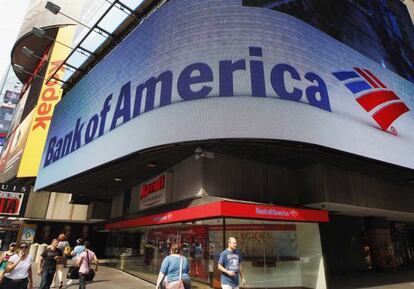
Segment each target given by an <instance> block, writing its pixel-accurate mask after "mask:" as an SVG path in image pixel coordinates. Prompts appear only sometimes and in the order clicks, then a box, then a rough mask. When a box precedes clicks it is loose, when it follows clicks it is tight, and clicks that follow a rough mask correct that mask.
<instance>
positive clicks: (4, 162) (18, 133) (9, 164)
mask: <svg viewBox="0 0 414 289" xmlns="http://www.w3.org/2000/svg"><path fill="white" fill-rule="evenodd" d="M33 115H34V110H33V111H32V112H31V113H30V114H29V115H28V116H27V117H26V118H25V119H24V120H23V121H22V123H21V124H20V125H19V126H18V127H17V129H16V130H15V131H14V132H13V133H12V134H11V135H10V136H9V138H8V139H7V141H6V144H5V145H4V148H3V152H2V154H1V157H0V182H7V181H9V180H10V179H12V178H14V177H16V174H17V171H18V169H19V165H20V160H21V158H22V154H23V151H24V149H25V146H26V141H27V136H28V134H29V131H30V124H31V123H32V119H33Z"/></svg>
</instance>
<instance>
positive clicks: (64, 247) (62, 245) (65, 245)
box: [50, 234, 71, 288]
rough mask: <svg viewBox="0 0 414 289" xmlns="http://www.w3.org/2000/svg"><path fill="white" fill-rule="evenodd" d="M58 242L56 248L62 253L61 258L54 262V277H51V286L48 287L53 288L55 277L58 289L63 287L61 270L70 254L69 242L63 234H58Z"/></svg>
mask: <svg viewBox="0 0 414 289" xmlns="http://www.w3.org/2000/svg"><path fill="white" fill-rule="evenodd" d="M58 241H59V243H58V248H59V249H60V250H61V251H62V252H63V258H59V259H58V260H57V261H56V272H55V275H54V276H53V281H52V285H51V286H50V287H51V288H55V280H56V277H57V279H58V284H59V288H62V287H63V268H64V267H65V265H66V258H67V255H70V252H71V250H70V245H69V242H68V241H67V238H66V235H65V234H60V235H59V237H58Z"/></svg>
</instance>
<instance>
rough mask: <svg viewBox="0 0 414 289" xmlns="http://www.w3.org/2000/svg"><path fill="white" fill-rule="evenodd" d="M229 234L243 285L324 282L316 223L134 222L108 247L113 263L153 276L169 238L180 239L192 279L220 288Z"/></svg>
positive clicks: (311, 285)
mask: <svg viewBox="0 0 414 289" xmlns="http://www.w3.org/2000/svg"><path fill="white" fill-rule="evenodd" d="M224 228H225V234H223V229H224ZM229 237H236V238H237V240H238V244H239V245H238V246H239V249H240V251H241V253H242V255H243V258H244V261H243V263H242V267H243V271H244V274H245V277H246V281H247V284H246V287H247V288H269V287H271V288H286V287H295V288H318V289H319V288H326V285H325V276H324V268H323V261H322V251H321V245H320V237H319V228H318V224H316V223H293V222H275V221H257V220H247V219H230V218H225V219H224V218H220V219H212V220H198V221H196V222H189V223H181V224H171V225H162V226H151V227H142V228H134V229H129V230H123V231H119V232H117V233H115V235H114V236H113V238H112V240H114V241H113V242H115V243H117V244H118V245H117V244H115V243H114V244H113V246H114V247H113V248H112V249H111V250H112V251H113V253H114V255H118V257H117V258H116V267H118V268H120V269H122V270H125V271H128V272H129V273H132V274H134V275H137V276H139V277H141V278H143V279H146V280H149V281H152V282H156V279H157V275H158V273H159V269H160V266H161V263H162V261H163V259H164V258H165V257H166V256H168V254H169V251H170V246H171V244H172V243H174V242H178V243H180V244H182V253H183V255H184V256H186V257H187V258H188V260H189V263H190V270H191V272H190V276H191V279H192V281H193V283H194V285H196V286H197V288H221V286H220V272H219V270H218V269H217V263H218V259H219V256H220V253H221V252H222V251H223V250H224V249H225V247H226V246H227V241H226V240H227V239H228V238H229ZM131 242H132V243H134V244H135V246H132V243H131ZM116 246H118V247H116Z"/></svg>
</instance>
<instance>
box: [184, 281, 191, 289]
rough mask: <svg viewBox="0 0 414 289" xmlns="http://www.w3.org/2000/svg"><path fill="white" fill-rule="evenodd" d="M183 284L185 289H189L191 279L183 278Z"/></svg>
mask: <svg viewBox="0 0 414 289" xmlns="http://www.w3.org/2000/svg"><path fill="white" fill-rule="evenodd" d="M183 284H184V288H185V289H191V279H187V278H183Z"/></svg>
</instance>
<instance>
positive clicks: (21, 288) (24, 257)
mask: <svg viewBox="0 0 414 289" xmlns="http://www.w3.org/2000/svg"><path fill="white" fill-rule="evenodd" d="M19 249H20V250H19V254H14V255H13V256H11V257H10V259H9V261H8V262H7V266H6V274H5V276H4V279H3V282H2V284H1V287H0V288H5V289H27V288H30V289H31V288H33V277H32V276H33V274H32V263H33V260H32V257H30V256H29V245H28V244H27V243H21V244H20V246H19Z"/></svg>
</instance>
